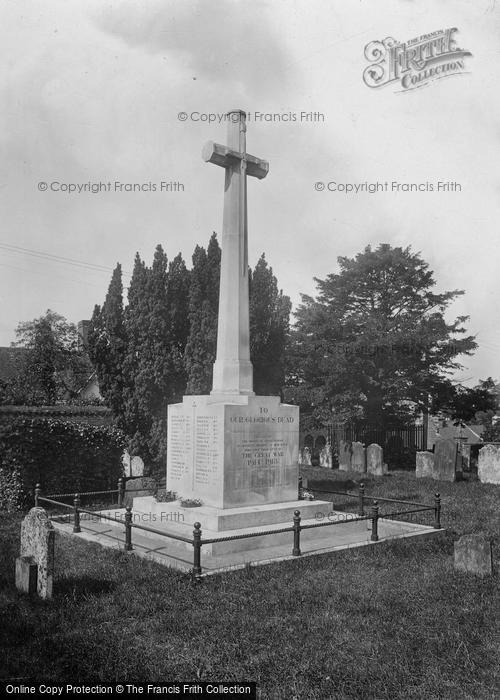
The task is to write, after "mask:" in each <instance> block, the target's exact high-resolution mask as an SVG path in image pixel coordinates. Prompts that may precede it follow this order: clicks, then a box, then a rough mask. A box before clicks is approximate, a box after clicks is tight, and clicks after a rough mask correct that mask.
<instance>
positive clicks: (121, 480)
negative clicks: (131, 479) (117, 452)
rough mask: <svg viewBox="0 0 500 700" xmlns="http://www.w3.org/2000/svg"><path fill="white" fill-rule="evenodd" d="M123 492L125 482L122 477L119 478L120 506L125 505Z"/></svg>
mask: <svg viewBox="0 0 500 700" xmlns="http://www.w3.org/2000/svg"><path fill="white" fill-rule="evenodd" d="M123 492H124V484H123V479H122V478H121V477H120V478H119V479H118V508H121V507H122V506H123Z"/></svg>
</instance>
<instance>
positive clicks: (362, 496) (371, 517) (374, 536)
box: [35, 479, 441, 578]
mask: <svg viewBox="0 0 500 700" xmlns="http://www.w3.org/2000/svg"><path fill="white" fill-rule="evenodd" d="M319 492H320V493H322V494H323V493H329V494H332V495H341V496H344V497H346V498H351V499H356V501H357V508H358V512H357V514H356V515H354V516H353V517H350V518H348V519H342V518H341V519H337V520H330V519H329V520H327V521H326V522H317V523H306V524H302V522H301V515H300V510H295V511H294V515H293V522H292V524H291V525H290V526H288V527H279V528H273V529H272V530H265V531H254V532H248V533H244V534H240V535H227V536H224V537H211V538H204V537H203V533H202V529H201V523H199V522H195V523H194V529H193V536H192V537H183V536H181V535H177V534H173V533H171V532H165V531H164V530H159V529H157V528H152V527H148V526H147V525H140V524H138V523H135V522H133V513H132V506H126V508H125V514H124V519H123V525H124V528H125V543H124V549H125V551H132V550H133V544H132V530H133V529H134V528H135V529H137V530H143V531H146V532H150V533H153V534H155V535H159V536H161V537H166V538H167V539H171V540H174V541H180V542H184V543H187V544H191V545H192V547H193V566H192V569H191V575H192V577H193V578H199V577H200V576H201V575H202V573H203V572H202V566H201V548H202V546H203V545H207V544H215V543H218V542H229V541H232V540H243V539H249V538H252V537H268V536H271V535H277V534H282V533H285V532H290V533H293V546H292V556H295V557H297V556H300V555H301V554H302V552H301V546H300V534H301V532H302V531H303V530H310V529H313V528H320V527H333V526H335V525H340V524H346V523H356V522H362V521H370V523H371V534H370V540H371V541H372V542H377V541H378V540H379V534H378V525H379V520H380V519H381V518H384V519H391V518H395V517H398V516H409V515H414V514H420V513H424V512H428V513H430V512H432V513H433V514H434V520H433V527H434V529H436V530H439V529H441V498H440V495H439V493H436V494H435V497H434V503H433V504H432V505H430V504H425V503H418V502H416V501H405V500H402V499H394V498H384V497H378V496H368V495H367V494H366V493H365V487H364V484H360V485H359V490H358V493H351V492H348V491H324V490H321V491H319ZM124 493H125V491H124V484H123V480H122V479H120V480H119V482H118V488H117V489H114V490H112V491H99V492H97V491H94V492H86V493H75V494H50V495H47V496H44V495H43V494H42V487H41V485H40V484H37V485H36V487H35V506H39V505H40V503H41V502H43V503H48V504H50V505H52V506H56V507H58V508H66V509H69V510H71V511H72V514H73V532H74V533H80V532H81V518H80V515H81V513H86V514H89V515H96V511H93V510H90V509H88V508H83V507H82V505H81V497H82V496H93V495H105V494H117V496H118V504H119V506H120V507H121V506H122V504H123V498H124ZM56 496H57V497H58V498H63V497H66V498H67V497H72V498H73V503H72V504H69V503H64V502H63V501H58V500H56V499H55V497H56ZM369 503H371V506H370V507H369V509H368V510H369V512H368V513H367V512H366V509H367V506H368V504H369ZM380 503H396V504H405V505H409V506H418V507H417V508H411V509H406V510H399V511H392V512H389V513H382V514H381V512H380ZM98 516H99V518H102V519H103V520H109V521H112V522H114V523H115V524H119V523H120V522H122V521H121V520H117V518H116V517H113V516H110V515H105V514H104V513H101V512H99V513H98Z"/></svg>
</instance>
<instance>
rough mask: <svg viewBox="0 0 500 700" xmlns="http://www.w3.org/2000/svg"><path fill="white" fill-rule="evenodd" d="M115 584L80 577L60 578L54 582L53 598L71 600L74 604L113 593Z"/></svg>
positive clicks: (89, 577) (88, 577) (103, 580)
mask: <svg viewBox="0 0 500 700" xmlns="http://www.w3.org/2000/svg"><path fill="white" fill-rule="evenodd" d="M115 588H116V583H115V582H114V581H106V580H105V579H98V578H93V577H91V576H81V577H79V578H76V577H68V578H62V579H58V580H56V581H54V598H68V597H69V598H71V599H72V600H74V601H75V602H79V601H80V600H87V599H88V598H90V597H92V598H95V597H98V596H100V595H107V594H108V593H111V591H114V590H115Z"/></svg>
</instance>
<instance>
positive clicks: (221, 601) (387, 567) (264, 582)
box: [0, 468, 500, 700]
mask: <svg viewBox="0 0 500 700" xmlns="http://www.w3.org/2000/svg"><path fill="white" fill-rule="evenodd" d="M304 475H305V476H307V477H308V478H309V479H310V480H316V481H317V480H318V479H321V480H324V479H332V480H333V481H334V482H335V481H336V482H337V483H336V484H334V485H333V486H332V488H339V487H340V488H342V487H343V486H345V485H346V484H345V483H343V482H347V481H349V476H352V477H353V478H358V479H359V475H349V474H347V475H346V474H345V473H339V472H328V471H327V470H324V469H319V468H310V469H308V470H305V471H304ZM365 484H366V493H367V494H368V495H371V494H377V495H380V496H392V497H406V498H409V499H412V500H417V501H418V500H423V501H425V502H429V503H432V497H433V494H434V492H435V491H436V490H439V491H440V492H441V497H442V503H443V525H444V526H445V527H447V528H449V531H448V533H447V534H446V535H443V536H440V537H434V538H430V539H428V540H426V539H418V538H415V539H411V540H399V541H395V542H392V543H381V544H379V545H376V546H374V547H363V548H360V549H357V550H350V551H344V552H341V553H338V554H325V555H322V556H319V557H307V558H304V559H297V560H293V561H287V562H282V563H279V564H274V565H268V566H260V567H251V568H246V569H243V570H241V571H237V572H233V573H230V574H224V575H215V576H211V577H208V578H207V579H204V580H203V582H202V583H199V584H192V583H191V582H190V580H189V579H188V578H187V577H186V576H185V575H183V574H182V573H179V572H177V571H171V570H168V569H165V568H163V567H161V566H160V565H157V564H154V563H148V562H146V561H145V560H143V559H139V558H137V557H134V556H133V555H127V554H125V553H122V552H118V551H112V550H109V549H103V548H101V547H99V546H98V545H89V544H87V543H84V542H82V541H78V540H77V539H73V538H67V537H62V536H58V537H57V538H56V582H55V591H54V593H55V595H54V599H53V600H52V601H48V602H43V601H36V600H29V599H28V598H27V597H24V596H21V595H20V594H18V593H17V592H16V590H15V587H14V560H15V557H16V556H17V554H18V548H19V531H20V522H21V517H20V516H12V515H5V514H2V515H0V527H1V529H0V541H1V555H0V556H1V562H0V563H1V566H0V606H1V620H2V623H1V628H0V636H1V640H0V645H1V659H2V661H1V664H0V676H1V679H3V680H6V679H12V678H15V679H17V680H18V681H19V682H23V683H24V682H25V681H28V680H34V681H51V682H56V681H65V682H74V683H76V682H91V681H101V682H102V681H111V682H113V681H120V682H123V681H128V682H132V681H137V682H140V681H143V682H154V681H191V680H207V681H221V680H228V681H232V680H234V681H243V680H245V681H256V682H257V684H258V687H259V690H260V691H261V697H264V698H290V699H291V698H318V699H321V700H323V699H325V698H390V699H391V700H392V699H396V698H405V699H406V698H418V699H419V700H420V699H423V698H425V699H428V698H454V699H456V698H499V697H500V671H499V656H500V628H499V618H500V586H499V577H498V569H497V572H496V573H495V575H494V576H493V577H490V578H486V579H479V578H475V577H472V576H468V575H465V574H461V573H457V572H455V571H454V569H453V556H452V555H453V541H454V540H455V539H457V537H458V536H459V535H461V534H465V533H471V532H485V533H487V534H488V535H489V536H491V537H492V538H493V540H494V557H495V560H496V563H497V565H498V561H499V558H500V556H499V543H500V517H499V509H500V487H495V486H488V485H483V484H480V483H478V482H458V483H444V482H433V481H430V480H427V479H421V480H416V479H415V477H414V476H413V475H412V474H404V473H393V474H390V475H388V476H386V477H380V478H377V479H376V480H375V479H374V478H372V479H368V478H367V479H365ZM323 488H324V487H323ZM338 500H339V499H338V498H337V501H338ZM340 500H341V498H340Z"/></svg>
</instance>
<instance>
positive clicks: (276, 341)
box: [250, 254, 292, 396]
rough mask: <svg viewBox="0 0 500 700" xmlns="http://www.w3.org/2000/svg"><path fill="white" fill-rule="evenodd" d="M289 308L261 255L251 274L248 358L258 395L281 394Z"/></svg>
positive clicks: (287, 298) (288, 301) (286, 299)
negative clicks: (250, 361)
mask: <svg viewBox="0 0 500 700" xmlns="http://www.w3.org/2000/svg"><path fill="white" fill-rule="evenodd" d="M291 306H292V305H291V302H290V299H289V297H287V296H285V295H284V294H283V292H282V291H281V290H279V289H278V283H277V280H276V277H275V276H274V275H273V270H272V268H271V267H269V266H268V264H267V262H266V259H265V256H264V254H262V256H261V257H260V259H259V261H258V262H257V265H256V266H255V270H254V271H253V273H252V272H251V273H250V358H251V360H252V364H253V382H254V391H255V393H256V394H258V395H260V396H266V395H269V396H272V395H280V396H281V394H282V390H283V387H284V384H285V352H286V345H287V339H288V331H289V323H290V311H291Z"/></svg>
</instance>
